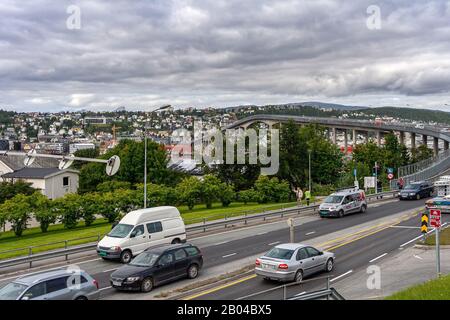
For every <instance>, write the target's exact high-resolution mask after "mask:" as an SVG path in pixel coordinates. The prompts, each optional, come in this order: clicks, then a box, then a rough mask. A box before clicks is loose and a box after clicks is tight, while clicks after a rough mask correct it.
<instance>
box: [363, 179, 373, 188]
mask: <svg viewBox="0 0 450 320" xmlns="http://www.w3.org/2000/svg"><path fill="white" fill-rule="evenodd" d="M375 184H376V179H375V177H364V188H366V189H368V188H375Z"/></svg>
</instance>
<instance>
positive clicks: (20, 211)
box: [0, 194, 33, 237]
mask: <svg viewBox="0 0 450 320" xmlns="http://www.w3.org/2000/svg"><path fill="white" fill-rule="evenodd" d="M32 210H33V209H32V206H31V204H30V199H29V197H28V196H26V195H24V194H18V195H16V196H14V197H13V198H11V199H9V200H6V201H5V202H4V203H3V204H2V205H1V206H0V211H1V212H2V214H4V215H5V216H4V220H6V221H8V222H10V223H11V227H12V230H13V231H14V234H15V235H16V236H18V237H20V236H21V235H22V233H23V231H24V230H26V228H27V223H28V220H29V219H30V218H31V213H32Z"/></svg>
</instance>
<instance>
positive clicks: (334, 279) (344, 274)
mask: <svg viewBox="0 0 450 320" xmlns="http://www.w3.org/2000/svg"><path fill="white" fill-rule="evenodd" d="M352 272H353V270H349V271H347V272H346V273H343V274H341V275H340V276H337V277H336V278H333V279H331V280H330V282H333V281H336V280H338V279H340V278H342V277H345V276H346V275H348V274H350V273H352Z"/></svg>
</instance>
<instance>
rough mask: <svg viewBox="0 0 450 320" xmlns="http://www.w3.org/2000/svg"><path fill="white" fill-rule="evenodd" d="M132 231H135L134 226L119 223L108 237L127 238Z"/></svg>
mask: <svg viewBox="0 0 450 320" xmlns="http://www.w3.org/2000/svg"><path fill="white" fill-rule="evenodd" d="M131 229H133V226H132V225H130V224H122V223H119V224H118V225H117V226H115V227H114V229H112V230H111V232H110V233H108V237H113V238H125V237H126V236H127V235H128V234H129V233H130V231H131Z"/></svg>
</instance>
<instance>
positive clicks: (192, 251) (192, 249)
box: [184, 247, 198, 256]
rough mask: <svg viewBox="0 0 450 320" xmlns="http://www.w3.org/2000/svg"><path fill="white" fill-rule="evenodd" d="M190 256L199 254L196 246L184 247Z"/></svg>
mask: <svg viewBox="0 0 450 320" xmlns="http://www.w3.org/2000/svg"><path fill="white" fill-rule="evenodd" d="M184 250H186V252H187V254H188V255H189V256H195V255H197V254H198V250H197V248H196V247H187V248H184Z"/></svg>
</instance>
